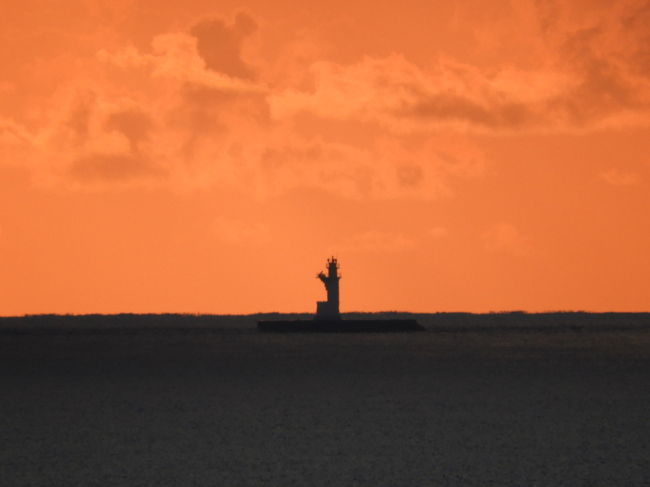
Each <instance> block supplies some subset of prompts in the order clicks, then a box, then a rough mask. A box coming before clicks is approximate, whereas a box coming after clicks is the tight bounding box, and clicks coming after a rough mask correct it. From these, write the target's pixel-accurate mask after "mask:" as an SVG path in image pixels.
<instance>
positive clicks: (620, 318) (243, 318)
mask: <svg viewBox="0 0 650 487" xmlns="http://www.w3.org/2000/svg"><path fill="white" fill-rule="evenodd" d="M312 317H313V315H312V314H309V313H255V314H249V315H203V314H196V315H195V314H131V313H122V314H114V315H110V314H109V315H103V314H90V315H55V314H48V315H27V316H20V317H0V334H39V335H40V334H48V335H49V334H56V335H65V334H143V333H162V332H166V333H170V332H178V333H185V334H187V333H210V332H216V333H218V332H226V331H252V330H253V329H254V328H255V324H256V322H257V321H258V320H296V319H301V320H309V319H311V318H312ZM343 318H344V319H350V320H352V319H354V320H364V319H373V320H376V319H416V320H418V322H419V323H421V324H422V325H423V326H424V327H425V328H426V329H427V330H428V331H433V332H440V333H455V332H538V333H545V332H587V333H588V332H612V331H637V330H638V331H643V330H650V313H648V312H643V313H616V312H608V313H590V312H582V311H566V312H548V313H525V312H521V311H516V312H502V313H444V312H443V313H408V312H378V313H344V314H343Z"/></svg>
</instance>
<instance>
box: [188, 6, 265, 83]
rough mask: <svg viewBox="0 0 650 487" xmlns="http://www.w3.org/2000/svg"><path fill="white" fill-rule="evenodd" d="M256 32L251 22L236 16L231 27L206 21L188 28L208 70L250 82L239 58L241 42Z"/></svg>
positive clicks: (244, 16) (247, 68)
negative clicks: (190, 28)
mask: <svg viewBox="0 0 650 487" xmlns="http://www.w3.org/2000/svg"><path fill="white" fill-rule="evenodd" d="M256 30H257V24H256V22H255V20H254V19H253V18H252V17H250V16H249V15H247V14H244V13H239V14H237V16H236V17H235V20H234V22H233V23H232V24H227V23H226V22H224V21H223V20H221V19H207V20H203V21H201V22H199V23H197V24H196V25H195V26H194V27H192V30H191V33H192V35H193V36H194V37H196V39H197V49H198V52H199V55H200V56H201V57H202V58H203V60H204V61H205V64H206V66H207V67H208V68H209V69H212V70H214V71H218V72H220V73H224V74H227V75H229V76H234V77H237V78H243V79H253V78H254V77H255V73H254V71H253V69H252V68H251V67H250V66H249V65H248V64H247V63H246V62H245V61H244V59H243V58H242V52H241V51H242V45H243V42H244V40H245V39H246V38H247V37H249V36H250V35H251V34H253V33H254V32H255V31H256Z"/></svg>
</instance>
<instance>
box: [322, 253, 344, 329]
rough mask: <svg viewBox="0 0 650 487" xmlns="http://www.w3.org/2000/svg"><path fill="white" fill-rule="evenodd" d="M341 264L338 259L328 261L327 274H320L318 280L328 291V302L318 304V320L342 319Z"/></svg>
mask: <svg viewBox="0 0 650 487" xmlns="http://www.w3.org/2000/svg"><path fill="white" fill-rule="evenodd" d="M338 270H339V264H338V262H337V260H336V258H334V257H332V258H330V259H327V274H325V273H324V272H319V273H318V276H317V277H318V278H319V279H320V280H321V281H323V284H324V285H325V290H326V291H327V301H318V302H317V303H316V319H329V320H331V319H340V318H341V314H340V312H339V280H340V279H341V276H340V275H339V273H338Z"/></svg>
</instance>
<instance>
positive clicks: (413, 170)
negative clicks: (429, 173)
mask: <svg viewBox="0 0 650 487" xmlns="http://www.w3.org/2000/svg"><path fill="white" fill-rule="evenodd" d="M423 178H424V171H423V170H422V168H421V167H420V166H417V165H415V164H404V165H402V166H399V167H397V180H398V182H399V184H400V186H403V187H405V188H413V187H416V186H419V185H420V184H421V183H422V180H423Z"/></svg>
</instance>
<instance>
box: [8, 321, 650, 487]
mask: <svg viewBox="0 0 650 487" xmlns="http://www.w3.org/2000/svg"><path fill="white" fill-rule="evenodd" d="M56 331H57V330H56V329H54V328H53V329H50V330H49V331H43V330H40V331H38V330H36V331H34V330H31V331H30V332H29V333H20V332H17V331H16V328H15V327H14V328H12V330H9V331H7V330H5V331H4V332H2V333H0V384H1V386H2V387H1V389H0V439H1V441H0V485H6V486H84V487H88V486H104V485H106V486H109V485H111V486H112V485H128V486H179V485H183V486H229V487H235V486H257V485H274V486H333V485H341V486H402V485H404V486H420V485H421V486H457V485H477V486H478V485H481V486H484V485H498V486H565V485H566V486H581V485H584V486H607V487H611V486H644V485H646V486H647V485H650V331H649V330H648V329H646V328H643V327H641V328H639V329H630V328H629V327H628V328H625V327H622V328H621V330H617V329H616V327H613V328H612V327H609V328H607V329H603V330H599V331H597V332H591V331H589V330H587V331H585V330H580V329H563V330H555V331H544V330H512V329H504V330H499V329H496V330H492V331H485V330H476V329H468V330H458V331H453V330H452V331H435V330H433V331H432V330H431V329H430V330H429V331H427V332H421V333H401V334H400V333H396V334H388V333H387V334H354V333H352V334H345V333H337V334H264V333H259V332H257V330H256V329H255V326H254V322H253V321H252V320H249V322H246V321H244V322H241V323H239V324H237V325H236V326H233V325H228V326H223V327H219V326H215V327H213V328H201V329H176V328H174V327H173V326H171V327H169V328H168V329H160V328H156V329H149V330H142V329H140V330H135V329H133V330H130V329H128V327H127V328H120V329H116V330H108V331H107V330H105V329H104V330H103V331H102V332H79V330H70V329H65V328H62V329H61V332H60V333H59V332H56Z"/></svg>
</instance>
